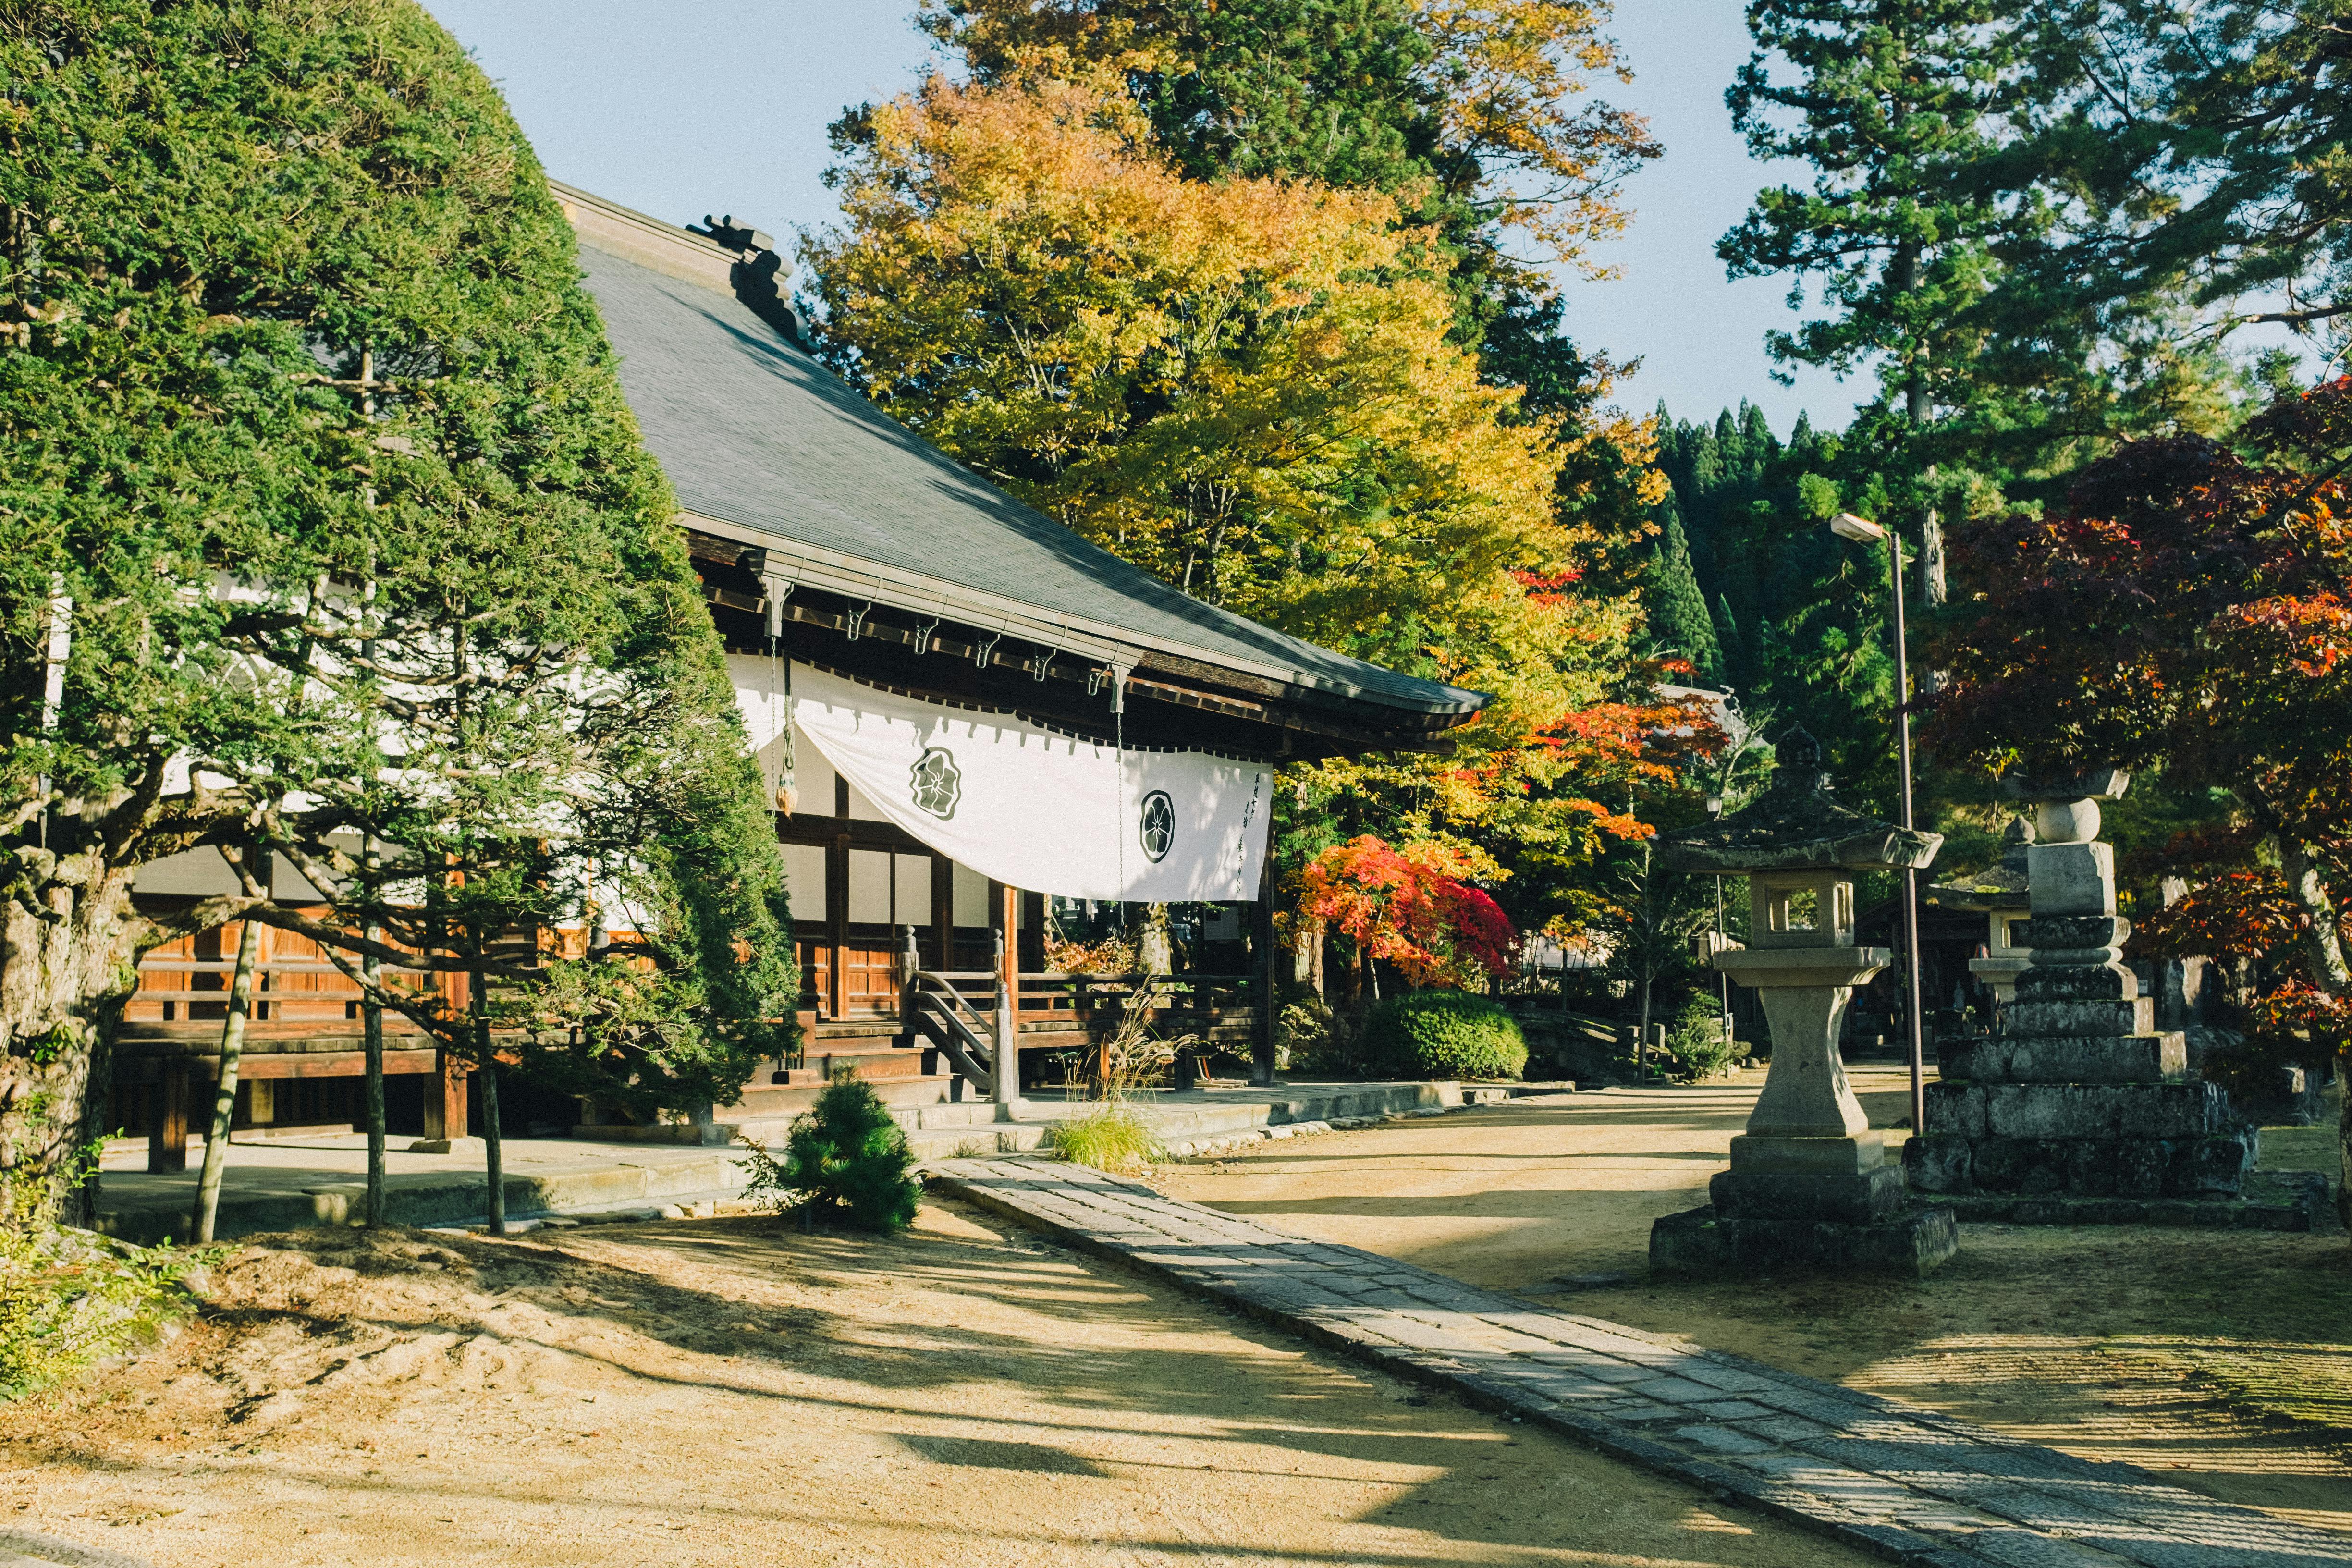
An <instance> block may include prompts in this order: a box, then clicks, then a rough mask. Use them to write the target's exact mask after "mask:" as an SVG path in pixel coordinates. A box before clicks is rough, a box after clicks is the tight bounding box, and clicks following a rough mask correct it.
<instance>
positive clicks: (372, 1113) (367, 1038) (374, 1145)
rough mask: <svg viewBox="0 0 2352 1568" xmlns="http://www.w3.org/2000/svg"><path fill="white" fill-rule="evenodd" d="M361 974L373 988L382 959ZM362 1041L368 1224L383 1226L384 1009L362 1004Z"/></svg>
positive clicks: (377, 933)
mask: <svg viewBox="0 0 2352 1568" xmlns="http://www.w3.org/2000/svg"><path fill="white" fill-rule="evenodd" d="M367 935H368V939H369V940H370V941H372V942H380V941H382V940H383V931H382V929H381V928H379V927H376V926H373V925H371V926H369V927H368V928H367ZM360 973H361V975H362V977H363V978H364V979H365V980H366V982H367V984H369V986H370V987H373V986H376V985H378V984H382V983H383V961H382V960H380V959H375V958H368V959H364V960H362V962H361V964H360ZM360 1018H361V1030H362V1041H363V1044H364V1046H365V1048H366V1051H367V1135H368V1158H367V1222H368V1224H370V1225H372V1226H373V1225H382V1224H383V1008H382V1007H380V1006H378V1005H376V1004H375V1003H373V1002H363V1003H362V1004H361V1005H360Z"/></svg>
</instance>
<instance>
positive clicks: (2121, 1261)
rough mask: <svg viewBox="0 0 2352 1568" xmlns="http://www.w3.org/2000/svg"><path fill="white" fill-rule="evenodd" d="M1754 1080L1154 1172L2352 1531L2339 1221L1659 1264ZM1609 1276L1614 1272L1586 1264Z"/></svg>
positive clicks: (1880, 1082) (2317, 1165) (1334, 1234)
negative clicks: (1826, 1266) (1697, 1267)
mask: <svg viewBox="0 0 2352 1568" xmlns="http://www.w3.org/2000/svg"><path fill="white" fill-rule="evenodd" d="M1762 1078H1763V1075H1762V1073H1760V1072H1758V1073H1753V1074H1747V1075H1742V1076H1741V1078H1740V1079H1738V1080H1736V1081H1733V1082H1728V1083H1718V1084H1712V1085H1706V1086H1699V1087H1693V1088H1680V1089H1610V1090H1606V1091H1604V1092H1601V1093H1598V1094H1591V1095H1580V1096H1578V1097H1576V1098H1575V1100H1571V1101H1569V1102H1567V1103H1566V1104H1562V1105H1557V1106H1546V1107H1511V1106H1504V1107H1497V1108H1494V1109H1490V1110H1477V1111H1472V1112H1467V1113H1465V1114H1462V1115H1459V1116H1448V1117H1444V1118H1439V1119H1433V1120H1429V1121H1410V1122H1404V1123H1400V1124H1393V1125H1391V1126H1386V1127H1381V1128H1375V1129H1369V1130H1366V1131H1360V1132H1344V1133H1335V1134H1332V1135H1330V1136H1328V1137H1318V1138H1314V1139H1309V1140H1303V1141H1296V1142H1272V1143H1264V1144H1258V1145H1255V1146H1253V1147H1252V1148H1251V1149H1250V1150H1249V1151H1247V1152H1242V1153H1238V1154H1235V1155H1234V1156H1232V1157H1229V1158H1228V1159H1226V1160H1224V1161H1222V1162H1220V1163H1214V1164H1188V1165H1181V1166H1173V1167H1164V1168H1162V1169H1161V1170H1160V1171H1159V1172H1157V1173H1155V1174H1154V1177H1153V1182H1154V1184H1155V1185H1157V1186H1159V1187H1160V1188H1161V1189H1162V1190H1164V1191H1166V1192H1168V1193H1170V1194H1172V1195H1175V1196H1178V1197H1184V1198H1190V1199H1192V1200H1194V1201H1196V1202H1200V1203H1205V1204H1211V1205H1215V1206H1216V1207H1218V1208H1222V1209H1226V1210H1230V1211H1232V1212H1234V1213H1236V1214H1244V1215H1249V1216H1251V1217H1252V1218H1255V1219H1260V1220H1263V1221H1265V1223H1266V1224H1268V1225H1271V1226H1276V1228H1278V1229H1283V1230H1289V1231H1294V1232H1296V1233H1297V1234H1300V1235H1304V1236H1315V1237H1322V1238H1325V1239H1327V1240H1330V1241H1337V1242H1344V1243H1346V1244H1348V1245H1349V1246H1353V1247H1365V1248H1368V1249H1370V1250H1371V1251H1375V1252H1381V1253H1386V1254H1388V1255H1390V1256H1391V1257H1395V1258H1404V1259H1407V1260H1409V1261H1411V1262H1413V1263H1416V1264H1419V1265H1421V1266H1422V1267H1423V1268H1433V1269H1436V1270H1438V1271H1440V1272H1442V1273H1445V1274H1450V1275H1453V1276H1454V1277H1455V1278H1457V1279H1465V1280H1468V1281H1470V1282H1471V1283H1474V1284H1477V1285H1484V1286H1488V1287H1491V1288H1495V1289H1505V1290H1511V1291H1516V1292H1519V1293H1523V1294H1527V1295H1529V1296H1532V1297H1535V1298H1537V1299H1538V1300H1543V1301H1544V1302H1546V1303H1547V1304H1549V1305H1553V1306H1558V1307H1561V1308H1565V1309H1567V1310H1573V1311H1577V1312H1581V1313H1586V1314H1589V1315H1591V1316H1593V1317H1598V1318H1605V1319H1609V1320H1612V1321H1617V1322H1623V1323H1632V1324H1634V1325H1636V1326H1638V1327H1641V1328H1644V1329H1648V1330H1651V1331H1654V1332H1659V1333H1669V1334H1679V1335H1684V1336H1686V1337H1687V1338H1689V1339H1691V1340H1693V1341H1695V1342H1698V1343H1700V1344H1703V1345H1706V1346H1709V1347H1712V1348H1716V1349H1720V1350H1728V1351H1736V1352H1740V1353H1742V1354H1745V1355H1750V1356H1753V1357H1755V1358H1756V1359H1758V1360H1759V1361H1763V1362H1768V1363H1771V1364H1773V1365H1775V1366H1781V1367H1786V1368H1788V1369H1790V1370H1791V1371H1795V1372H1801V1373H1808V1374H1810V1375H1811V1376H1815V1377H1820V1378H1824V1379H1829V1380H1832V1381H1835V1382H1839V1383H1843V1384H1847V1385H1849V1386H1851V1387H1855V1388H1865V1389H1870V1390H1873V1391H1874V1392H1877V1393H1882V1394H1889V1395H1892V1396H1895V1397H1898V1398H1902V1399H1906V1400H1910V1401H1914V1402H1916V1403H1918V1404H1921V1405H1930V1406H1933V1407H1935V1408H1937V1409H1941V1410H1946V1411H1949V1412H1951V1413H1953V1414H1954V1415H1961V1416H1964V1417H1966V1418H1968V1419H1969V1420H1972V1421H1979V1422H1982V1423H1983V1424H1984V1425H1986V1426H1992V1427H1995V1428H1998V1429H2000V1430H2002V1431H2006V1432H2010V1433H2013V1434H2015V1435H2016V1436H2020V1437H2024V1438H2029V1439H2031V1440H2032V1441H2034V1442H2037V1443H2046V1444H2049V1445H2051V1446H2053V1447H2059V1448H2063V1449H2065V1450H2067V1451H2069V1452H2072V1453H2076V1454H2081V1455H2084V1456H2087V1457H2093V1458H2109V1459H2124V1460H2128V1461H2130V1462H2133V1463H2136V1464H2140V1465H2145V1466H2147V1467H2149V1468H2154V1469H2161V1470H2167V1471H2172V1472H2177V1473H2178V1474H2177V1479H2180V1480H2181V1481H2183V1482H2184V1483H2186V1484H2188V1485H2190V1486H2194V1487H2198V1488H2200V1489H2203V1490H2205V1491H2208V1492H2210V1493H2211V1494H2212V1495H2214V1496H2217V1497H2221V1498H2226V1499H2229V1500H2231V1501H2235V1502H2242V1503H2247V1504H2251V1505H2253V1506H2257V1507H2263V1508H2267V1509H2271V1510H2276V1511H2278V1512H2281V1513H2284V1514H2288V1515H2291V1516H2293V1517H2294V1518H2296V1519H2299V1520H2301V1521H2305V1522H2306V1523H2309V1524H2313V1525H2317V1526H2321V1527H2325V1528H2333V1529H2340V1530H2345V1531H2352V1246H2347V1240H2346V1238H2345V1236H2344V1235H2343V1233H2342V1232H2341V1231H2340V1230H2338V1231H2334V1232H2333V1233H2331V1234H2324V1235H2312V1236H2289V1235H2274V1234H2261V1233H2234V1232H2211V1231H2183V1230H2166V1229H2158V1228H2153V1227H2147V1226H2123V1227H2116V1228H2113V1229H2106V1228H2089V1227H2085V1228H2081V1229H2061V1228H2053V1227H2043V1226H1990V1225H1969V1226H1963V1227H1962V1229H1961V1233H1960V1254H1959V1257H1958V1258H1956V1259H1954V1260H1953V1261H1952V1262H1951V1263H1949V1264H1948V1265H1946V1266H1945V1268H1942V1269H1941V1270H1939V1271H1938V1272H1937V1273H1936V1274H1935V1275H1933V1276H1931V1277H1930V1278H1928V1279H1925V1280H1889V1279H1847V1280H1836V1279H1820V1278H1818V1277H1806V1276H1802V1275H1791V1276H1788V1277H1766V1278H1762V1279H1750V1280H1740V1281H1734V1282H1705V1283H1700V1282H1686V1281H1676V1280H1663V1279H1662V1280H1656V1281H1653V1280H1651V1279H1648V1278H1647V1274H1646V1260H1647V1254H1648V1246H1649V1231H1650V1222H1651V1221H1652V1220H1654V1219H1655V1218H1656V1217H1657V1216H1658V1215H1664V1214H1671V1213H1674V1212H1675V1211H1676V1210H1679V1209H1685V1208H1691V1207H1694V1206H1696V1205H1699V1204H1703V1203H1705V1202H1706V1182H1707V1178H1708V1177H1709V1176H1710V1175H1712V1174H1713V1173H1715V1172H1716V1171H1717V1170H1719V1169H1721V1168H1722V1166H1723V1163H1724V1162H1725V1160H1726V1159H1727V1152H1728V1149H1729V1143H1730V1139H1731V1136H1732V1135H1733V1134H1734V1133H1736V1132H1738V1131H1739V1130H1740V1127H1741V1125H1742V1123H1743V1122H1744V1121H1745V1120H1746V1118H1747V1115H1748V1108H1749V1106H1750V1105H1751V1104H1752V1103H1753V1101H1754V1099H1755V1095H1756V1092H1757V1090H1758V1089H1759V1088H1760V1087H1761V1082H1762ZM1855 1078H1856V1087H1857V1089H1858V1091H1859V1092H1860V1093H1861V1095H1862V1098H1863V1101H1864V1108H1865V1110H1868V1111H1869V1113H1870V1118H1871V1121H1872V1123H1873V1124H1874V1125H1877V1126H1886V1125H1888V1124H1889V1123H1892V1122H1893V1121H1895V1120H1897V1119H1898V1118H1902V1117H1904V1116H1906V1115H1907V1114H1908V1110H1909V1105H1908V1096H1907V1090H1906V1079H1905V1078H1904V1077H1903V1075H1902V1074H1901V1073H1899V1072H1895V1071H1889V1070H1885V1069H1868V1068H1865V1069H1862V1070H1860V1071H1858V1072H1857V1073H1856V1074H1855ZM1891 1136H1893V1137H1900V1136H1901V1134H1899V1133H1897V1134H1893V1135H1891ZM2335 1158H2336V1155H2335V1130H2334V1129H2333V1128H2332V1127H2317V1128H2307V1129H2272V1130H2269V1131H2265V1132H2264V1133H2263V1163H2264V1164H2265V1165H2272V1166H2279V1167H2301V1168H2305V1169H2326V1170H2329V1171H2331V1172H2332V1171H2333V1169H2334V1162H2335ZM1609 1275H1622V1276H1623V1279H1622V1280H1621V1281H1618V1282H1614V1283H1608V1282H1602V1281H1598V1280H1591V1279H1586V1280H1578V1279H1575V1277H1577V1276H1609Z"/></svg>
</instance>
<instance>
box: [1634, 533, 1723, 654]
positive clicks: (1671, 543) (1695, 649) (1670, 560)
mask: <svg viewBox="0 0 2352 1568" xmlns="http://www.w3.org/2000/svg"><path fill="white" fill-rule="evenodd" d="M1657 510H1658V513H1659V526H1658V537H1657V538H1656V539H1655V540H1654V541H1653V542H1652V544H1651V549H1650V574H1649V577H1648V580H1647V582H1646V584H1644V589H1645V591H1644V593H1643V610H1644V611H1645V612H1646V613H1647V615H1648V616H1649V636H1650V644H1651V647H1653V648H1654V649H1655V650H1656V651H1657V652H1659V653H1660V654H1662V655H1665V656H1667V657H1671V658H1682V659H1686V660H1688V661H1689V663H1690V666H1691V671H1692V675H1693V677H1694V678H1695V679H1697V680H1699V681H1701V682H1713V681H1717V680H1720V679H1722V678H1723V654H1722V650H1721V648H1720V647H1718V646H1717V642H1716V637H1715V623H1714V622H1713V621H1712V620H1711V619H1709V617H1708V616H1707V613H1706V595H1703V594H1701V593H1700V592H1699V587H1698V579H1697V578H1696V577H1695V576H1694V575H1693V574H1692V573H1691V558H1690V546H1689V545H1688V543H1687V542H1685V540H1684V538H1683V525H1682V519H1681V517H1680V516H1679V515H1678V513H1677V512H1676V510H1675V503H1674V499H1673V498H1672V497H1671V496H1670V497H1668V498H1667V499H1666V500H1664V501H1662V502H1660V503H1659V506H1658V509H1657Z"/></svg>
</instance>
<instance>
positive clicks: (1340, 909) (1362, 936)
mask: <svg viewBox="0 0 2352 1568" xmlns="http://www.w3.org/2000/svg"><path fill="white" fill-rule="evenodd" d="M1467 868H1468V865H1467V861H1466V859H1465V857H1464V856H1463V855H1462V854H1461V853H1460V852H1459V851H1457V850H1454V849H1453V848H1451V847H1448V846H1446V845H1445V844H1444V843H1443V842H1440V841H1438V840H1434V839H1432V840H1425V841H1423V842H1422V843H1418V844H1411V845H1407V846H1406V847H1404V848H1403V849H1402V850H1400V849H1394V848H1391V847H1390V846H1389V845H1388V844H1387V843H1386V842H1384V841H1382V840H1381V839H1379V838H1376V837H1372V836H1371V835H1370V834H1369V833H1367V834H1364V835H1362V836H1360V837H1356V838H1352V839H1349V841H1348V842H1347V843H1345V844H1335V845H1333V846H1331V847H1330V848H1328V849H1326V850H1325V851H1323V853H1322V854H1320V855H1318V856H1317V857H1316V858H1314V859H1313V860H1311V861H1309V862H1308V863H1307V868H1306V870H1305V871H1304V872H1303V873H1302V874H1301V876H1300V878H1299V909H1300V910H1301V911H1302V912H1303V913H1305V914H1306V915H1307V917H1308V918H1309V919H1312V920H1315V921H1321V922H1322V923H1323V924H1324V925H1325V926H1327V927H1328V928H1329V929H1330V930H1333V931H1338V932H1339V933H1340V934H1341V935H1343V936H1345V937H1347V938H1348V939H1349V941H1350V942H1354V943H1355V944H1356V945H1357V947H1358V948H1359V949H1360V950H1361V951H1362V952H1363V953H1364V954H1365V956H1366V957H1368V958H1373V959H1385V960H1387V961H1388V962H1389V963H1393V964H1395V965H1396V966H1397V968H1398V969H1399V970H1401V971H1402V972H1403V974H1404V976H1405V979H1406V980H1407V981H1408V982H1409V983H1410V984H1414V985H1441V984H1454V985H1460V984H1475V983H1476V982H1477V981H1479V980H1481V979H1483V978H1484V977H1485V976H1487V975H1493V974H1500V973H1503V972H1504V971H1506V970H1507V969H1508V968H1509V967H1510V963H1511V956H1512V954H1513V952H1515V951H1517V946H1518V941H1519V933H1518V931H1517V930H1516V929H1515V928H1514V927H1513V926H1512V924H1511V921H1510V917H1509V916H1507V915H1506V914H1504V913H1503V911H1502V909H1501V907H1500V906H1498V905H1497V904H1496V902H1495V900H1493V899H1491V898H1489V897H1488V896H1487V895H1486V893H1485V892H1483V891H1481V890H1480V889H1476V888H1474V887H1472V886H1470V885H1469V884H1468V883H1467V882H1465V881H1464V880H1462V874H1463V873H1464V872H1465V870H1466V869H1467Z"/></svg>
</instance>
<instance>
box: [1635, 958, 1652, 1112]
mask: <svg viewBox="0 0 2352 1568" xmlns="http://www.w3.org/2000/svg"><path fill="white" fill-rule="evenodd" d="M1649 1059H1650V971H1649V970H1648V968H1647V967H1644V968H1643V971H1642V1023H1641V1026H1640V1028H1639V1029H1638V1030H1636V1031H1635V1033H1634V1036H1633V1081H1634V1082H1635V1083H1647V1082H1648V1081H1649V1077H1650V1075H1649V1072H1648V1070H1647V1068H1648V1066H1649Z"/></svg>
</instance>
